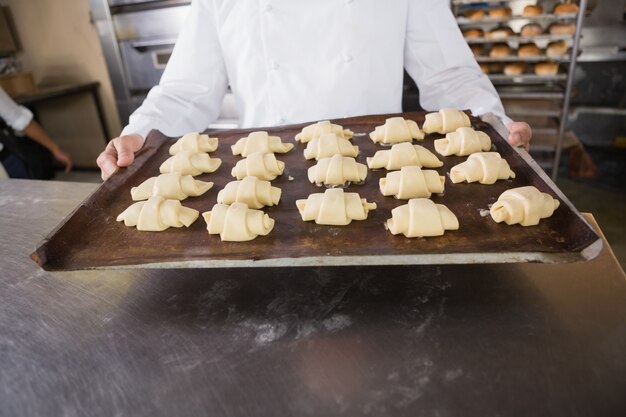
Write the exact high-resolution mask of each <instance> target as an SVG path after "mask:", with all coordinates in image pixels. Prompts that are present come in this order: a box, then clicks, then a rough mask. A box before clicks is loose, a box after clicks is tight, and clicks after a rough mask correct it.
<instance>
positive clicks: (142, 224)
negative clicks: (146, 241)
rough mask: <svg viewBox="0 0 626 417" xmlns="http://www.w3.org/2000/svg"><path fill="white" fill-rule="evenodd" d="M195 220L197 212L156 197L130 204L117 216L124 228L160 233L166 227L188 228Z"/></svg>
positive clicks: (178, 202)
mask: <svg viewBox="0 0 626 417" xmlns="http://www.w3.org/2000/svg"><path fill="white" fill-rule="evenodd" d="M197 218H198V210H194V209H192V208H188V207H183V206H182V205H181V204H180V201H178V200H166V199H164V198H163V197H161V196H158V195H157V196H153V197H150V198H149V199H148V200H147V201H139V202H137V203H134V204H132V205H131V206H130V207H128V208H127V209H126V210H124V211H123V212H122V213H120V215H119V216H117V221H118V222H121V221H123V222H124V224H125V225H126V226H137V230H142V231H146V232H160V231H162V230H165V229H167V228H168V227H182V226H186V227H189V226H190V225H191V224H192V223H193V222H195V221H196V219H197Z"/></svg>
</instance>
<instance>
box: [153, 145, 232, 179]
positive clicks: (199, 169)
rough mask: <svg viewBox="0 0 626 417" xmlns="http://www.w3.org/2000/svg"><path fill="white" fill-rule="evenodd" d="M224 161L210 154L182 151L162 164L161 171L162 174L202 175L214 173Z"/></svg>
mask: <svg viewBox="0 0 626 417" xmlns="http://www.w3.org/2000/svg"><path fill="white" fill-rule="evenodd" d="M221 164H222V160H221V159H219V158H211V157H210V156H209V154H208V153H191V152H189V151H180V152H179V153H177V154H176V155H174V156H171V157H169V158H168V159H166V160H165V162H163V163H162V164H161V167H160V168H159V170H160V171H161V174H168V173H170V172H180V173H181V174H182V175H193V176H195V175H200V174H203V173H208V172H214V171H216V170H217V169H218V168H219V167H220V165H221Z"/></svg>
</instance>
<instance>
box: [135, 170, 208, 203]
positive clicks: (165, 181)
mask: <svg viewBox="0 0 626 417" xmlns="http://www.w3.org/2000/svg"><path fill="white" fill-rule="evenodd" d="M211 187H213V183H212V182H204V181H199V180H196V179H194V178H193V177H192V176H191V175H182V174H181V173H180V172H170V173H169V174H161V175H159V176H157V177H151V178H148V179H147V180H145V181H144V182H142V183H141V184H139V185H138V186H137V187H133V188H131V189H130V195H131V197H132V199H133V200H135V201H139V200H147V199H148V198H150V197H152V196H154V195H160V196H161V197H163V198H165V199H171V200H184V199H186V198H187V197H198V196H200V195H202V194H204V193H206V192H207V191H208V190H210V189H211Z"/></svg>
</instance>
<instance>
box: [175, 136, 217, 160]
mask: <svg viewBox="0 0 626 417" xmlns="http://www.w3.org/2000/svg"><path fill="white" fill-rule="evenodd" d="M217 144H218V140H217V138H210V137H209V135H201V134H199V133H198V132H193V133H187V134H186V135H184V136H183V137H181V138H180V139H178V140H177V141H176V142H175V143H174V144H173V145H172V146H170V155H176V154H177V153H179V152H180V151H189V152H191V153H202V152H213V151H215V150H216V149H217Z"/></svg>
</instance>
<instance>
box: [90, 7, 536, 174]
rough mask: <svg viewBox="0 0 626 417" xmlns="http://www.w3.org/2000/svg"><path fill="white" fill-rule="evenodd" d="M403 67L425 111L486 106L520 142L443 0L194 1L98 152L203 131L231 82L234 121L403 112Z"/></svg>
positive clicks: (107, 168) (104, 156) (120, 161)
mask: <svg viewBox="0 0 626 417" xmlns="http://www.w3.org/2000/svg"><path fill="white" fill-rule="evenodd" d="M403 68H404V69H406V71H407V72H408V73H409V75H410V76H411V77H412V78H413V80H414V81H415V82H416V84H417V86H418V88H419V91H420V103H421V105H422V107H423V108H425V109H427V110H438V109H440V108H443V107H456V108H460V109H470V110H471V111H472V113H474V114H478V115H481V114H484V113H487V112H491V113H493V114H495V115H496V116H498V117H499V118H500V119H501V120H502V121H503V122H504V123H505V125H506V126H507V127H508V128H509V131H510V135H509V137H508V140H509V142H510V143H511V144H513V145H514V146H523V147H525V148H527V149H528V144H529V141H530V137H531V129H530V126H529V125H528V124H527V123H524V122H513V121H512V120H511V119H509V118H508V117H507V116H506V115H505V113H504V108H503V107H502V103H501V101H500V98H499V97H498V94H497V92H496V90H495V88H494V87H493V85H492V84H491V82H490V81H489V79H488V78H487V77H486V76H485V75H483V74H482V73H481V71H480V69H479V67H478V64H477V63H476V60H475V59H474V57H473V55H472V53H471V51H470V49H469V48H468V46H467V44H466V43H465V41H464V40H463V37H462V35H461V31H460V30H459V28H458V26H457V24H456V21H455V19H454V16H453V14H452V12H451V10H450V9H449V7H448V2H444V1H440V0H395V1H393V2H380V1H378V0H320V1H315V2H311V1H307V0H260V1H257V0H255V1H252V0H243V1H234V0H195V1H193V2H192V4H191V10H190V12H189V15H188V17H187V20H186V22H185V24H184V25H183V28H182V31H181V33H180V35H179V37H178V40H177V42H176V46H175V47H174V51H173V52H172V56H171V58H170V60H169V63H168V65H167V67H166V69H165V71H164V73H163V76H162V78H161V81H160V83H159V85H157V86H155V87H154V88H152V90H150V92H149V94H148V96H147V98H146V100H145V101H144V102H143V104H142V105H141V106H140V107H139V108H138V109H137V110H136V111H135V112H134V113H133V114H132V115H131V116H130V119H129V123H128V125H127V126H126V127H125V128H124V129H123V130H122V133H121V135H120V136H119V137H117V138H115V139H113V140H111V141H110V142H109V144H108V145H107V147H106V149H105V150H104V151H103V152H102V153H101V154H100V156H99V157H98V166H99V167H100V169H101V171H102V178H103V179H106V178H107V177H109V176H110V175H111V174H112V173H113V172H114V171H115V170H116V169H117V167H122V166H128V165H129V164H131V163H132V162H133V160H134V153H135V152H137V151H138V150H139V149H140V148H141V147H142V145H143V143H144V140H145V137H146V135H147V134H148V132H149V131H150V130H152V129H159V130H160V131H162V132H163V133H165V134H166V135H168V136H181V135H182V134H185V133H187V132H190V131H203V130H204V129H206V127H207V126H208V125H209V124H210V123H211V122H212V121H214V120H216V119H217V117H218V116H219V112H220V108H221V104H222V100H223V97H224V95H225V94H226V91H227V89H228V87H229V86H230V88H231V89H232V92H233V94H234V97H235V101H236V106H237V112H238V114H239V118H240V125H241V127H259V126H278V125H283V124H291V123H301V122H307V121H315V120H324V119H333V118H340V117H348V116H358V115H367V114H381V113H398V112H400V111H401V100H402V87H403Z"/></svg>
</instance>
